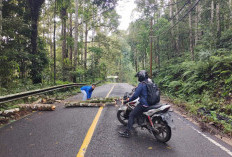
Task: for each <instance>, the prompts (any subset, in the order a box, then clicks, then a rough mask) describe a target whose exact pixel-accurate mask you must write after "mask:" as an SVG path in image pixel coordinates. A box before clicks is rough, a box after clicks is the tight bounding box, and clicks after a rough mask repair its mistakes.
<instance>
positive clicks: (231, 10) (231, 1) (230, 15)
mask: <svg viewBox="0 0 232 157" xmlns="http://www.w3.org/2000/svg"><path fill="white" fill-rule="evenodd" d="M229 8H230V13H229V28H231V19H232V0H229Z"/></svg>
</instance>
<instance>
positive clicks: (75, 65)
mask: <svg viewBox="0 0 232 157" xmlns="http://www.w3.org/2000/svg"><path fill="white" fill-rule="evenodd" d="M78 3H79V1H78V0H75V29H74V31H75V38H74V63H73V65H74V66H73V67H74V71H76V69H77V56H79V54H78V35H79V33H78ZM73 81H74V82H76V78H74V80H73Z"/></svg>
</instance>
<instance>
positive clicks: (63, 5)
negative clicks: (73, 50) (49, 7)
mask: <svg viewBox="0 0 232 157" xmlns="http://www.w3.org/2000/svg"><path fill="white" fill-rule="evenodd" d="M70 3H71V2H70V0H58V7H59V11H60V18H61V23H62V28H61V35H62V75H63V81H66V80H67V74H66V72H67V71H66V66H67V58H68V51H67V18H68V15H67V9H68V7H69V6H70Z"/></svg>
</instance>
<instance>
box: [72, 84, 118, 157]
mask: <svg viewBox="0 0 232 157" xmlns="http://www.w3.org/2000/svg"><path fill="white" fill-rule="evenodd" d="M114 87H115V85H113V87H112V88H111V90H110V91H109V93H108V94H107V95H106V98H108V97H109V95H110V93H111V92H112V91H113V89H114ZM102 110H103V107H100V108H99V110H98V112H97V114H96V116H95V118H94V120H93V123H92V124H91V126H90V128H89V130H88V132H87V134H86V136H85V139H84V141H83V143H82V145H81V148H80V150H79V152H78V154H77V156H76V157H84V156H85V153H86V150H87V148H88V145H89V143H90V141H91V138H92V136H93V133H94V130H95V128H96V125H97V122H98V120H99V118H100V116H101V112H102Z"/></svg>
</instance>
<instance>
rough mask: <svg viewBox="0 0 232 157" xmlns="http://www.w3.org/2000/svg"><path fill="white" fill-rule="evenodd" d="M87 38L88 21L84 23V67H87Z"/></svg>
mask: <svg viewBox="0 0 232 157" xmlns="http://www.w3.org/2000/svg"><path fill="white" fill-rule="evenodd" d="M87 38H88V23H87V22H86V24H85V55H84V68H85V70H86V69H87V46H88V45H87Z"/></svg>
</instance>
